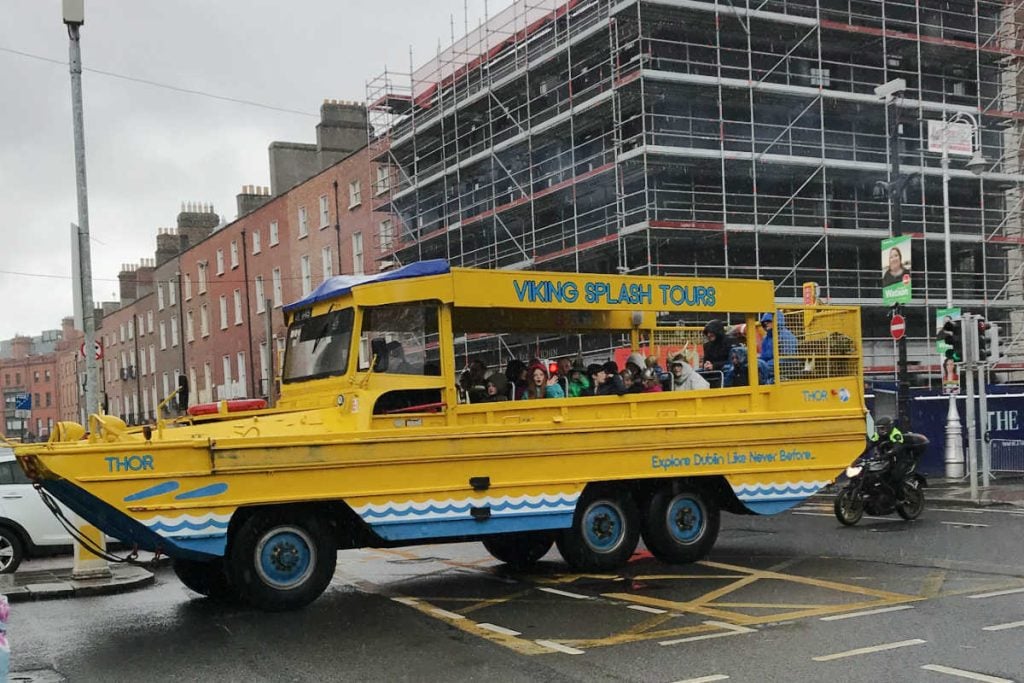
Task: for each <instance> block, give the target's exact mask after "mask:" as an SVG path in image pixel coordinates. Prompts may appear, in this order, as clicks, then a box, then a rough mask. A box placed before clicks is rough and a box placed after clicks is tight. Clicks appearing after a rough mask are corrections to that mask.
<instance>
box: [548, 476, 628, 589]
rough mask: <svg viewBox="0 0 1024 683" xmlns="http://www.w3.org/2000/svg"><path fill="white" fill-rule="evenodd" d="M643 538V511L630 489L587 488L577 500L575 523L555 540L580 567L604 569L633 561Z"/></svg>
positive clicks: (566, 559)
mask: <svg viewBox="0 0 1024 683" xmlns="http://www.w3.org/2000/svg"><path fill="white" fill-rule="evenodd" d="M639 541H640V513H639V511H638V510H637V507H636V503H635V502H634V501H633V497H632V496H631V495H630V494H629V492H628V491H625V490H622V489H615V488H603V489H593V490H588V491H587V492H585V493H584V494H583V495H582V496H581V497H580V500H579V503H577V504H576V514H575V515H573V520H572V527H571V528H569V529H566V530H564V531H562V532H561V533H560V534H559V535H558V539H557V540H556V541H555V542H556V543H557V544H558V552H560V553H562V557H564V558H565V561H566V562H568V563H569V566H570V567H572V568H573V569H576V570H578V571H604V570H607V569H615V568H616V567H621V566H622V565H624V564H626V562H628V561H629V558H630V557H631V556H632V555H633V551H634V550H636V544H637V543H638V542H639Z"/></svg>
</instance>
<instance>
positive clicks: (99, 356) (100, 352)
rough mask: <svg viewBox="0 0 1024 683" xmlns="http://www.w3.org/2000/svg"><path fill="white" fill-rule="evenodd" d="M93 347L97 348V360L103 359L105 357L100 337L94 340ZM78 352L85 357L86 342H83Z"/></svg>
mask: <svg viewBox="0 0 1024 683" xmlns="http://www.w3.org/2000/svg"><path fill="white" fill-rule="evenodd" d="M93 348H94V349H95V354H96V360H100V359H102V358H103V346H102V345H101V344H100V340H99V339H97V340H96V341H94V342H93ZM78 352H79V353H80V354H81V355H82V358H85V342H82V345H81V346H80V347H78Z"/></svg>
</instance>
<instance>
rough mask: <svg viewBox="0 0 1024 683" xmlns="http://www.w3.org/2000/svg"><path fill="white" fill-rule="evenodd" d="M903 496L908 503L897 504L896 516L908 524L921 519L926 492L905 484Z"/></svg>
mask: <svg viewBox="0 0 1024 683" xmlns="http://www.w3.org/2000/svg"><path fill="white" fill-rule="evenodd" d="M903 495H904V497H905V498H906V499H907V502H906V503H897V504H896V514H898V515H899V516H900V517H902V518H903V519H905V520H907V521H908V522H909V521H910V520H912V519H917V518H918V517H920V516H921V513H922V512H924V492H923V491H922V490H921V489H919V488H914V487H913V486H907V485H906V484H904V485H903Z"/></svg>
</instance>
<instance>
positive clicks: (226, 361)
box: [217, 356, 231, 398]
mask: <svg viewBox="0 0 1024 683" xmlns="http://www.w3.org/2000/svg"><path fill="white" fill-rule="evenodd" d="M222 367H223V368H224V384H223V385H222V387H223V390H224V393H223V395H221V396H218V397H217V398H228V396H229V394H230V390H229V389H228V385H229V384H231V356H224V358H223V365H222Z"/></svg>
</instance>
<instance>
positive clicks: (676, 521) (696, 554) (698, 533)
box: [643, 486, 720, 564]
mask: <svg viewBox="0 0 1024 683" xmlns="http://www.w3.org/2000/svg"><path fill="white" fill-rule="evenodd" d="M719 522H720V514H719V511H718V506H717V505H715V503H714V501H712V500H710V499H709V498H708V497H707V495H706V494H705V493H704V492H703V491H702V490H701V489H698V488H696V487H692V486H684V487H682V488H681V489H679V490H678V491H675V492H674V491H673V490H672V489H671V488H667V487H666V488H663V489H661V490H660V491H658V492H657V493H655V494H654V496H653V497H652V498H651V502H650V504H649V505H648V506H647V518H646V520H645V522H644V528H643V537H644V543H645V544H646V545H647V548H648V549H649V550H650V551H651V552H652V553H653V554H654V556H655V557H657V558H658V559H659V560H661V561H662V562H667V563H669V564H687V563H690V562H696V561H697V560H701V559H703V558H705V557H707V555H708V553H709V552H711V547H712V546H713V545H714V544H715V540H716V539H717V538H718V526H719Z"/></svg>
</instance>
